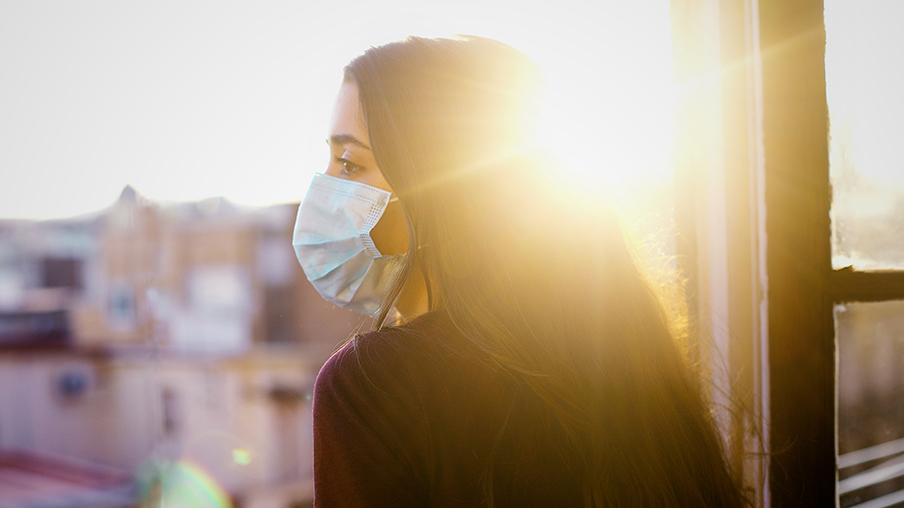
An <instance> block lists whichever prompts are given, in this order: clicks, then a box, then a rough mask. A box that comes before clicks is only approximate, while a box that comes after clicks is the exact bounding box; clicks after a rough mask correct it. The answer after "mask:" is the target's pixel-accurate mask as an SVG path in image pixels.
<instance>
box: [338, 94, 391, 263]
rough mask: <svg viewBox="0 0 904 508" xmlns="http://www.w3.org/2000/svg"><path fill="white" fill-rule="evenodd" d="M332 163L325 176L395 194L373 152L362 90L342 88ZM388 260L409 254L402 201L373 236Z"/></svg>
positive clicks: (377, 226) (388, 207) (385, 216)
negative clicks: (365, 118) (366, 122)
mask: <svg viewBox="0 0 904 508" xmlns="http://www.w3.org/2000/svg"><path fill="white" fill-rule="evenodd" d="M327 143H328V144H329V146H330V163H329V166H328V167H327V170H326V171H325V174H327V175H329V176H333V177H336V178H342V179H344V180H351V181H354V182H358V183H363V184H366V185H370V186H372V187H377V188H378V189H383V190H386V191H390V192H392V188H390V187H389V184H388V183H387V182H386V179H385V178H383V174H382V173H381V172H380V168H378V167H377V162H376V160H374V155H373V152H371V149H370V138H369V136H368V135H367V126H366V125H365V123H364V113H363V112H362V111H361V104H360V102H359V101H358V87H357V86H356V85H355V84H354V83H352V82H345V83H343V84H342V86H341V87H340V88H339V93H338V95H337V96H336V104H335V105H334V106H333V116H332V119H331V120H330V127H329V137H328V138H327ZM370 236H371V238H372V239H373V241H374V245H375V246H376V247H377V249H378V250H379V251H380V254H383V255H384V256H391V255H394V254H402V253H404V252H406V251H407V250H408V230H407V227H406V225H405V218H404V215H403V213H402V207H401V206H400V205H399V202H398V201H395V202H392V203H390V204H389V205H388V206H387V207H386V211H385V212H384V213H383V216H382V217H381V218H380V221H379V222H377V225H376V226H374V228H373V230H372V231H371V233H370Z"/></svg>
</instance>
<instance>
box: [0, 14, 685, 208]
mask: <svg viewBox="0 0 904 508" xmlns="http://www.w3.org/2000/svg"><path fill="white" fill-rule="evenodd" d="M61 9H62V10H61V11H60V12H57V13H55V14H54V15H53V16H51V15H50V14H48V12H46V11H45V10H42V9H39V8H37V7H31V6H30V4H27V3H26V4H23V5H22V6H21V9H19V10H18V11H16V13H15V14H16V15H15V16H8V17H6V19H0V33H4V34H6V37H7V39H8V40H14V41H17V43H16V44H7V45H0V65H2V66H3V67H4V68H5V69H7V71H8V72H7V76H8V77H9V79H8V80H7V81H6V82H5V85H4V86H5V90H6V91H7V93H5V94H2V95H0V110H2V111H4V115H3V117H2V118H0V136H2V137H3V138H4V139H6V140H7V143H6V145H5V146H4V150H2V151H0V167H3V168H4V171H5V172H6V174H5V175H4V181H5V183H6V185H4V186H2V187H0V217H10V218H11V217H20V218H50V217H65V216H71V215H75V214H81V213H86V212H92V211H95V210H99V209H102V208H104V207H107V206H109V205H110V204H111V203H113V202H114V201H115V200H116V198H117V197H118V195H119V193H120V191H121V190H122V188H123V187H125V186H126V185H131V186H132V187H134V188H135V189H136V190H137V191H138V192H139V193H140V194H142V195H144V196H146V197H148V198H149V199H151V200H154V201H189V200H191V201H194V200H201V199H205V198H210V197H214V196H224V197H226V198H227V199H229V200H232V201H235V202H238V203H241V204H249V205H267V204H274V203H283V202H296V201H299V200H300V199H301V197H302V196H303V194H304V191H305V189H306V185H307V183H308V182H309V181H310V179H311V176H312V175H313V173H315V172H317V171H321V170H322V169H323V168H322V166H323V164H324V161H325V159H326V154H325V153H324V149H323V141H322V140H323V136H324V131H325V127H326V124H327V121H328V118H329V113H330V106H331V104H332V101H333V98H334V96H335V93H336V89H337V87H338V84H339V81H340V79H341V70H342V67H343V66H344V64H345V63H346V62H348V61H349V60H350V59H351V58H353V57H354V56H355V55H357V54H358V53H360V52H361V51H363V50H364V49H366V48H367V47H368V46H371V45H378V44H381V43H385V42H388V41H391V40H396V39H399V38H402V37H404V36H406V35H412V34H413V35H424V36H438V35H451V34H456V33H460V34H475V35H481V36H486V37H491V38H495V39H498V40H500V41H502V42H505V43H507V44H509V45H511V46H514V47H515V48H518V49H520V50H521V51H523V52H525V53H526V54H528V55H529V56H530V57H532V58H533V59H534V60H535V61H536V62H537V63H538V64H539V65H540V66H541V67H543V68H544V69H545V70H546V72H547V74H548V75H549V78H550V79H549V84H550V103H549V107H548V112H549V116H548V121H547V122H545V127H546V137H547V142H548V143H549V144H550V145H551V146H553V147H554V149H555V151H556V152H557V153H559V154H560V156H561V158H562V160H563V161H565V162H567V163H568V165H570V166H571V167H573V168H576V169H575V170H574V171H577V172H578V173H579V176H580V177H581V178H587V179H589V180H593V181H603V182H605V183H608V184H610V185H618V186H626V185H627V186H630V185H636V184H637V182H646V181H650V182H654V181H655V182H659V181H668V180H669V179H670V175H671V171H670V167H671V130H672V120H671V108H672V82H673V80H672V74H671V49H670V40H669V37H670V26H669V4H668V2H667V0H654V1H652V2H618V3H616V2H612V3H610V4H606V5H593V6H590V5H589V4H587V3H586V2H583V1H581V0H562V1H560V2H556V3H555V5H552V4H536V5H532V4H531V5H528V4H525V5H519V6H518V8H517V9H513V8H512V7H511V5H510V4H509V3H508V2H503V1H502V0H462V1H459V2H456V3H454V4H453V3H441V4H436V3H426V2H420V1H416V0H388V1H386V2H371V3H360V4H357V5H353V6H349V7H347V8H343V9H342V12H341V14H340V13H338V12H336V8H335V7H333V6H330V5H326V4H322V3H321V4H314V5H307V3H305V2H289V3H284V4H279V5H275V4H267V5H265V6H258V5H256V4H255V5H252V4H245V5H235V6H232V7H230V8H223V9H219V10H217V13H216V14H217V15H216V16H215V17H214V18H211V17H210V14H211V13H210V12H209V11H208V9H205V8H202V7H200V6H186V5H185V4H183V3H181V2H167V1H163V2H155V3H154V4H153V6H150V5H144V4H135V3H117V4H115V5H109V4H107V3H103V2H97V1H92V0H88V1H85V2H78V3H73V4H67V6H65V7H64V8H63V7H61ZM63 11H65V12H63ZM75 27H78V29H76V28H75ZM86 34H93V35H91V36H87V35H86ZM161 34H165V37H164V36H162V35H161ZM110 40H116V41H117V43H116V44H109V41H110ZM63 48H65V51H62V49H63ZM58 50H59V51H58ZM76 56H77V58H75V57H76ZM74 58H75V60H73V59H74ZM74 61H77V63H73V62H74ZM111 62H118V63H117V67H116V72H115V73H112V74H111V70H110V69H111V66H110V64H111ZM581 172H584V173H581Z"/></svg>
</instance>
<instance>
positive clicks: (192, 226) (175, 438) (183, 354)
mask: <svg viewBox="0 0 904 508" xmlns="http://www.w3.org/2000/svg"><path fill="white" fill-rule="evenodd" d="M296 209H297V205H277V206H271V207H264V208H243V207H239V206H237V205H234V204H232V203H230V202H228V201H226V200H223V199H210V200H206V201H202V202H198V203H181V204H172V205H165V206H164V205H160V204H156V203H152V202H150V201H148V200H146V199H144V198H143V197H142V196H141V195H140V194H138V193H137V192H136V191H135V190H133V189H132V188H130V187H126V188H125V189H124V190H123V192H122V194H121V196H120V198H119V200H118V201H117V202H116V203H115V204H114V205H113V206H111V207H110V208H108V209H106V210H104V211H102V212H100V213H97V214H93V215H90V216H84V217H78V218H73V219H67V220H54V221H41V222H30V221H21V220H6V221H0V507H2V508H7V507H10V508H11V507H17V508H24V507H37V506H41V507H50V506H53V507H59V508H65V507H82V506H84V507H88V506H91V507H98V508H100V507H120V506H122V507H125V506H143V507H144V506H147V507H150V506H168V507H170V506H173V507H175V506H192V507H207V506H211V507H221V506H233V507H249V508H250V507H255V508H264V507H273V508H276V507H279V508H283V507H293V508H296V507H304V506H310V505H311V499H312V486H311V474H312V470H311V468H312V450H311V396H310V394H311V389H312V384H313V381H314V379H315V376H316V375H317V372H318V370H319V368H320V366H321V365H322V364H323V362H324V361H325V360H326V359H327V358H328V357H329V355H330V353H331V352H332V351H333V350H334V349H335V348H336V347H337V346H338V344H340V343H341V342H342V341H343V340H344V339H346V338H347V337H348V336H349V335H350V334H351V333H352V332H353V331H354V330H355V329H356V328H357V327H359V326H362V324H363V321H362V318H361V317H360V316H359V315H357V314H354V313H351V312H349V311H346V310H343V309H340V308H338V307H335V306H333V305H331V304H329V303H327V302H325V301H324V300H322V299H321V298H320V296H319V295H318V294H317V292H316V291H315V290H314V289H313V288H312V287H311V286H310V284H309V283H308V282H307V281H306V280H305V277H304V274H303V273H302V272H301V269H300V268H299V267H298V264H297V262H296V260H295V255H294V251H293V249H292V245H291V237H292V228H293V224H294V219H295V212H296Z"/></svg>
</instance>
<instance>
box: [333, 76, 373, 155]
mask: <svg viewBox="0 0 904 508" xmlns="http://www.w3.org/2000/svg"><path fill="white" fill-rule="evenodd" d="M329 135H330V136H336V135H350V136H354V137H355V138H357V139H359V140H361V141H362V142H364V143H368V138H367V127H366V126H365V125H364V114H363V112H362V111H361V104H360V103H359V102H358V87H357V86H356V85H355V84H354V83H351V82H345V83H343V84H342V86H340V87H339V93H337V94H336V102H335V104H334V105H333V116H332V118H331V120H330V132H329Z"/></svg>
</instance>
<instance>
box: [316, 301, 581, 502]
mask: <svg viewBox="0 0 904 508" xmlns="http://www.w3.org/2000/svg"><path fill="white" fill-rule="evenodd" d="M455 330H456V329H455V327H454V326H453V325H452V323H451V321H450V320H449V318H448V317H447V316H446V315H445V314H444V313H442V312H431V313H428V314H425V315H424V316H421V317H419V318H418V319H416V320H414V321H412V322H411V323H409V324H407V325H403V326H400V327H396V328H390V329H385V330H382V331H379V332H371V333H368V334H365V335H362V336H360V337H358V338H357V339H356V340H353V341H351V342H350V343H348V344H346V345H345V347H343V348H342V349H340V350H339V351H338V352H337V353H336V354H335V355H333V357H332V358H330V360H329V361H328V362H327V363H326V365H324V367H323V369H322V370H321V371H320V375H319V376H318V377H317V382H316V385H315V388H314V490H315V494H314V505H315V506H316V507H317V508H331V507H389V506H392V507H417V506H430V507H464V506H467V507H475V506H486V503H485V502H484V497H485V494H484V493H485V490H486V489H485V487H484V485H485V483H484V481H485V479H486V477H487V475H486V472H487V470H488V464H490V462H491V461H492V462H493V464H494V465H493V468H492V469H493V470H494V471H495V474H494V475H493V478H494V480H493V483H494V487H493V492H494V498H495V499H494V500H495V504H496V506H497V507H500V508H502V507H507V506H512V507H515V506H517V507H530V506H544V507H549V506H580V505H581V502H580V501H581V495H580V486H579V485H576V482H575V478H576V477H577V475H576V474H575V472H574V471H569V469H571V468H570V467H569V464H568V462H569V460H568V457H563V456H562V455H561V454H560V453H557V451H558V450H559V449H560V448H558V449H557V447H556V446H555V445H554V443H553V441H554V440H552V439H549V436H548V434H547V433H544V432H543V431H542V430H540V429H542V428H543V427H545V425H541V424H540V423H539V422H538V421H537V420H538V418H537V417H536V410H532V409H531V407H536V406H535V405H534V404H530V403H528V402H527V400H529V397H527V396H525V395H524V392H523V391H522V390H520V389H519V388H518V387H517V385H516V383H514V382H513V381H511V380H510V379H511V378H509V377H506V376H503V375H502V374H500V373H499V372H497V371H495V370H493V369H490V368H489V367H487V366H486V365H485V364H483V363H481V362H479V361H478V360H477V359H478V358H479V355H478V354H477V353H476V351H475V350H473V349H472V347H471V346H469V345H468V343H467V342H466V341H465V339H464V338H463V337H462V336H461V335H460V334H459V333H457V332H456V331H455ZM505 422H508V425H504V423H505ZM547 428H548V427H547Z"/></svg>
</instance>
